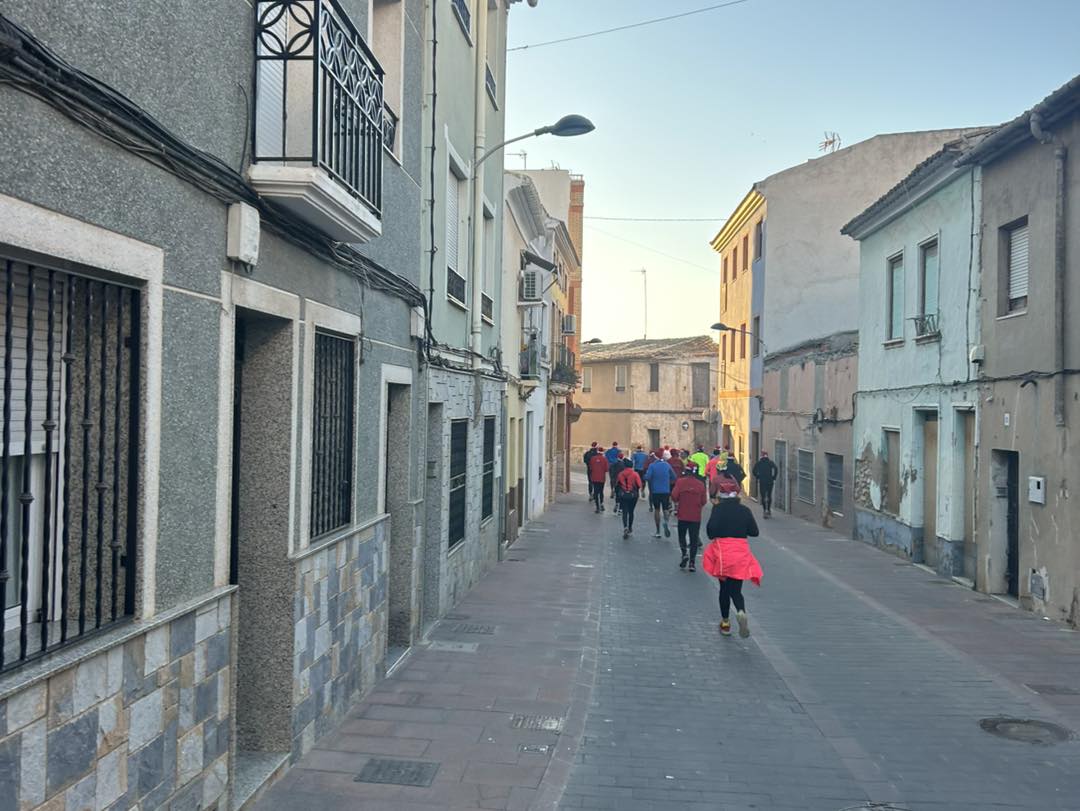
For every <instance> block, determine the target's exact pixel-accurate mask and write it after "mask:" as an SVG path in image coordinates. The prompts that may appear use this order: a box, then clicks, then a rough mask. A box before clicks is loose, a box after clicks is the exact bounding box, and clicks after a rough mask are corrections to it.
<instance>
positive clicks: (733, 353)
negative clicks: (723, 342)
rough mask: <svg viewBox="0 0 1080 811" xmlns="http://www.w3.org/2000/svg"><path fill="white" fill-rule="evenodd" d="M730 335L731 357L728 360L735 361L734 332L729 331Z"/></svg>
mask: <svg viewBox="0 0 1080 811" xmlns="http://www.w3.org/2000/svg"><path fill="white" fill-rule="evenodd" d="M729 332H730V333H731V357H730V358H728V360H735V330H729Z"/></svg>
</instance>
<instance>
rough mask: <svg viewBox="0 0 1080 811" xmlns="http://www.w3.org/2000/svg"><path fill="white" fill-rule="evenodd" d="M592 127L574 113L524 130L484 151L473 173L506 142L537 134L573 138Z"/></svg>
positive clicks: (591, 129)
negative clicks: (537, 127)
mask: <svg viewBox="0 0 1080 811" xmlns="http://www.w3.org/2000/svg"><path fill="white" fill-rule="evenodd" d="M594 129H596V125H594V124H593V122H591V121H590V120H589V119H587V118H586V117H585V116H583V115H577V114H576V113H571V114H570V115H564V116H563V117H562V118H560V119H559V120H558V121H556V122H555V123H554V124H548V125H547V126H546V127H540V128H539V129H535V130H533V131H532V132H526V133H525V134H524V135H518V136H516V137H514V138H509V139H507V140H505V141H503V142H502V143H500V144H495V146H493V147H492V148H491V149H489V150H488V151H487V152H485V153H484V154H483V155H482V156H481V157H480V158H479V159H478V160H477V161H476V164H475V166H474V167H473V173H474V174H475V172H476V167H477V166H479V165H480V164H481V163H483V162H484V161H486V160H487V159H488V158H490V157H491V156H492V155H494V154H495V153H496V152H498V151H499V150H500V149H502V148H503V147H504V146H507V145H508V144H512V143H515V142H517V141H524V140H525V139H526V138H535V137H536V136H538V135H556V136H558V137H559V138H573V137H574V136H577V135H587V134H588V133H590V132H592V131H593V130H594Z"/></svg>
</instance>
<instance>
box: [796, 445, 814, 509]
mask: <svg viewBox="0 0 1080 811" xmlns="http://www.w3.org/2000/svg"><path fill="white" fill-rule="evenodd" d="M797 456H798V460H797V461H798V465H799V469H798V474H799V482H798V484H799V500H800V501H806V502H808V503H810V504H813V503H814V452H813V451H804V450H802V449H801V448H800V449H799V450H798V452H797Z"/></svg>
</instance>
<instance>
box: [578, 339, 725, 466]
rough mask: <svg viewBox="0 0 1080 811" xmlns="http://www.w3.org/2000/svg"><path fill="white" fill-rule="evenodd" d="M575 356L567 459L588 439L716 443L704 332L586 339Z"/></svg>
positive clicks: (709, 347)
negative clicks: (577, 410) (576, 414)
mask: <svg viewBox="0 0 1080 811" xmlns="http://www.w3.org/2000/svg"><path fill="white" fill-rule="evenodd" d="M581 360H582V378H581V390H580V394H579V395H578V398H577V402H578V404H579V405H580V406H581V418H580V419H579V420H578V421H577V422H576V423H574V425H573V428H572V443H571V445H572V447H571V454H572V458H571V461H572V462H573V461H575V460H576V461H577V462H578V463H579V464H580V458H581V454H582V453H584V451H585V449H586V448H588V447H589V445H590V444H591V443H592V442H594V441H595V442H599V443H600V444H602V445H603V446H604V447H608V446H610V445H611V443H612V442H618V443H619V446H620V447H623V448H627V449H631V450H632V449H633V447H634V446H636V445H642V446H644V447H645V448H646V449H649V450H651V449H653V448H658V447H660V446H661V445H675V446H678V447H681V448H690V447H692V446H695V445H703V446H705V447H707V448H712V447H713V446H714V445H715V444H716V442H717V437H718V432H717V421H716V413H715V411H714V410H713V408H712V403H713V392H714V391H715V390H716V389H715V387H716V373H717V369H718V366H719V361H718V353H717V346H716V342H715V341H714V340H713V339H712V338H710V337H709V336H707V335H700V336H693V337H689V338H661V339H656V340H638V341H626V342H623V343H616V344H585V345H584V346H583V347H582V359H581Z"/></svg>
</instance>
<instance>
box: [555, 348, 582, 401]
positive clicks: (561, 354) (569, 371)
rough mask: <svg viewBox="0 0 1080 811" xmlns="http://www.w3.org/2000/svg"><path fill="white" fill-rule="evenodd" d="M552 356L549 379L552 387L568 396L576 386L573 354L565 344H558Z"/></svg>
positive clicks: (576, 377)
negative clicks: (552, 362)
mask: <svg viewBox="0 0 1080 811" xmlns="http://www.w3.org/2000/svg"><path fill="white" fill-rule="evenodd" d="M554 354H555V357H554V364H553V366H552V369H551V378H550V380H551V384H552V387H553V388H556V389H562V390H563V392H564V393H566V394H569V393H570V392H571V391H572V390H573V388H574V387H575V386H576V385H577V384H578V374H577V370H576V369H575V363H574V361H575V357H574V353H573V352H571V351H570V349H569V348H568V347H567V346H566V345H565V344H558V345H557V346H556V347H555V353H554Z"/></svg>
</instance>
